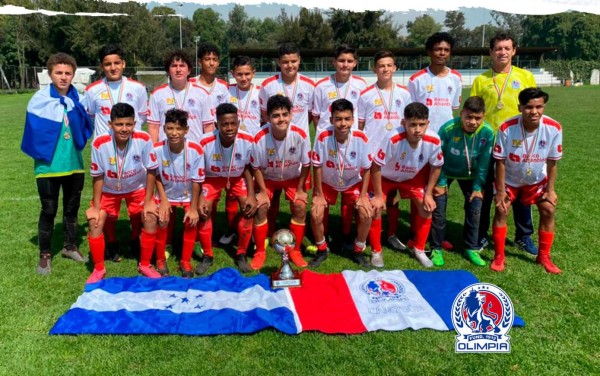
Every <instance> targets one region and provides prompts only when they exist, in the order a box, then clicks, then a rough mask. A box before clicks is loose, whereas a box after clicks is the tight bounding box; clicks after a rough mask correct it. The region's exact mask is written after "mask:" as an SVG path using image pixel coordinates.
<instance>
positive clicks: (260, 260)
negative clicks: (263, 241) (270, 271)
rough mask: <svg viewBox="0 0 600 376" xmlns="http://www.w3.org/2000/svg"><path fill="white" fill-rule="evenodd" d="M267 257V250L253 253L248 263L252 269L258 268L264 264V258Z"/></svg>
mask: <svg viewBox="0 0 600 376" xmlns="http://www.w3.org/2000/svg"><path fill="white" fill-rule="evenodd" d="M266 259H267V252H258V253H255V254H254V258H253V259H252V262H251V263H250V267H251V268H252V270H260V268H262V267H263V265H264V264H265V260H266Z"/></svg>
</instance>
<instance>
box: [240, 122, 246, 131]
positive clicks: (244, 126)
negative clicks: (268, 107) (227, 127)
mask: <svg viewBox="0 0 600 376" xmlns="http://www.w3.org/2000/svg"><path fill="white" fill-rule="evenodd" d="M240 129H241V130H243V131H244V132H245V131H246V129H247V128H246V124H244V123H242V124H240Z"/></svg>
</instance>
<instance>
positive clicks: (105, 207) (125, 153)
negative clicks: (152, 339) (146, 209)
mask: <svg viewBox="0 0 600 376" xmlns="http://www.w3.org/2000/svg"><path fill="white" fill-rule="evenodd" d="M108 124H109V126H110V131H109V133H104V134H102V135H99V136H98V137H96V139H95V140H94V142H93V143H92V163H91V168H90V170H91V175H92V177H93V198H92V203H91V207H90V208H89V209H88V210H87V211H86V213H85V214H86V217H87V220H88V223H89V232H88V241H89V244H90V253H91V255H92V261H93V262H94V270H93V271H92V274H91V275H90V277H89V278H88V280H87V282H86V283H96V282H98V281H100V280H101V279H102V278H104V276H105V275H106V269H105V268H104V250H105V243H104V234H103V228H104V224H105V223H106V220H107V217H111V219H113V220H114V221H116V220H117V219H118V217H119V212H120V210H121V201H122V200H125V202H126V203H127V212H128V214H129V217H130V218H131V217H135V216H140V215H141V214H142V210H143V205H144V199H145V196H146V187H147V188H148V189H150V190H154V180H155V179H154V177H150V178H148V176H149V175H154V174H155V173H156V168H157V167H158V163H157V161H156V154H154V150H153V148H152V141H151V140H150V136H149V135H148V133H146V132H142V131H134V128H135V110H134V108H133V107H132V106H131V105H129V104H127V103H116V104H115V105H114V106H113V107H112V109H111V111H110V121H109V123H108ZM143 226H144V227H143V229H142V232H143V233H144V232H146V233H153V232H156V217H155V216H154V215H153V214H150V215H147V216H146V217H145V218H144V223H143ZM153 251H154V244H152V247H141V251H140V262H139V265H138V271H139V272H140V273H141V274H143V275H145V276H146V277H150V278H160V276H161V275H160V273H158V272H157V271H156V270H154V269H153V268H152V266H151V265H150V259H151V258H152V254H153Z"/></svg>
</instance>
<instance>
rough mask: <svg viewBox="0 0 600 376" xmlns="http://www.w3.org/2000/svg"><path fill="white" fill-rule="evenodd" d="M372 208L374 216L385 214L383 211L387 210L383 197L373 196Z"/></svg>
mask: <svg viewBox="0 0 600 376" xmlns="http://www.w3.org/2000/svg"><path fill="white" fill-rule="evenodd" d="M371 207H372V208H373V215H374V216H376V215H379V214H381V213H383V210H384V209H385V201H384V200H383V196H381V195H375V196H373V198H372V199H371Z"/></svg>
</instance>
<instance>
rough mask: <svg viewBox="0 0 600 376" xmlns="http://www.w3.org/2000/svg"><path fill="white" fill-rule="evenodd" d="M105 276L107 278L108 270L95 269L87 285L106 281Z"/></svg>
mask: <svg viewBox="0 0 600 376" xmlns="http://www.w3.org/2000/svg"><path fill="white" fill-rule="evenodd" d="M105 276H106V269H102V270H98V269H95V268H94V270H92V274H90V276H89V277H88V279H87V281H85V283H96V282H100V281H101V280H103V279H104V277H105Z"/></svg>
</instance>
